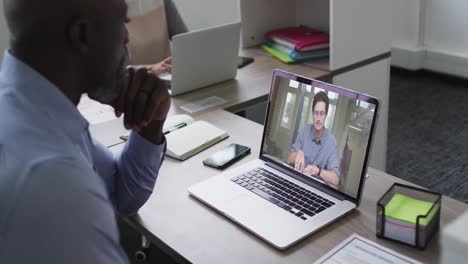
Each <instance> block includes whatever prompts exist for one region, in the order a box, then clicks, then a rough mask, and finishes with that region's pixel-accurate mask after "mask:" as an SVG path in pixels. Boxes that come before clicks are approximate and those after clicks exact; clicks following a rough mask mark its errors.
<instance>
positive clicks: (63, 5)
mask: <svg viewBox="0 0 468 264" xmlns="http://www.w3.org/2000/svg"><path fill="white" fill-rule="evenodd" d="M3 2H4V8H5V17H6V21H7V24H8V27H9V29H10V33H11V45H12V46H15V45H26V44H27V45H31V46H33V45H34V46H44V45H51V44H52V45H53V44H58V43H60V42H62V41H63V39H65V38H66V28H67V26H68V25H69V23H70V22H71V21H72V20H73V19H74V18H79V17H84V18H95V17H98V14H99V11H98V10H97V9H98V8H99V6H102V5H103V4H104V3H105V2H110V1H109V0H100V1H96V0H94V1H93V0H39V1H38V0H3ZM99 3H101V5H99Z"/></svg>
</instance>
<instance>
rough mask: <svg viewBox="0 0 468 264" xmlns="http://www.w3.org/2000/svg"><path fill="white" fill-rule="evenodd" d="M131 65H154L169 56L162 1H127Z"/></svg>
mask: <svg viewBox="0 0 468 264" xmlns="http://www.w3.org/2000/svg"><path fill="white" fill-rule="evenodd" d="M127 4H128V14H129V17H130V19H131V20H130V23H128V24H127V29H128V32H129V37H130V52H131V63H132V64H136V65H142V64H154V63H157V62H160V61H162V60H163V59H165V58H167V57H168V56H170V45H169V34H168V28H167V20H166V13H165V8H164V3H163V0H127Z"/></svg>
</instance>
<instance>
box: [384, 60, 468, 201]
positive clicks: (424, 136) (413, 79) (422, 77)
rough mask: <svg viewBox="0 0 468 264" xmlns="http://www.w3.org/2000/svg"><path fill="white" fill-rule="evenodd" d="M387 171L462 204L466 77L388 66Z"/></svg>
mask: <svg viewBox="0 0 468 264" xmlns="http://www.w3.org/2000/svg"><path fill="white" fill-rule="evenodd" d="M390 79H391V81H390V109H389V121H388V141H387V143H388V145H387V172H388V173H390V174H392V175H395V176H398V177H400V178H402V179H405V180H408V181H410V182H413V183H416V184H418V185H421V186H424V187H426V188H429V189H432V190H434V191H438V192H441V193H442V194H445V195H447V196H450V197H452V198H454V199H457V200H460V201H463V202H468V181H467V180H468V80H465V79H457V78H454V77H448V76H444V75H439V74H435V73H430V72H426V71H419V72H409V71H404V70H400V69H392V72H391V78H390Z"/></svg>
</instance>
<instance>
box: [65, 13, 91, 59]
mask: <svg viewBox="0 0 468 264" xmlns="http://www.w3.org/2000/svg"><path fill="white" fill-rule="evenodd" d="M89 29H90V27H89V21H88V20H87V19H75V20H73V21H72V23H70V25H69V26H68V29H67V36H68V40H69V41H70V44H71V46H72V47H73V48H74V49H76V50H77V51H78V52H80V53H86V52H87V51H88V50H89V44H90V31H89Z"/></svg>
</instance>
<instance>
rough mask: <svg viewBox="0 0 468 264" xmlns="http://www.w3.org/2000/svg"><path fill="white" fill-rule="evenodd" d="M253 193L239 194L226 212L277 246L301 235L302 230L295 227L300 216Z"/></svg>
mask: <svg viewBox="0 0 468 264" xmlns="http://www.w3.org/2000/svg"><path fill="white" fill-rule="evenodd" d="M251 195H255V194H253V193H252V194H246V195H241V196H238V197H236V198H235V199H233V200H231V201H230V202H229V204H228V205H227V206H226V213H227V214H228V215H229V217H230V218H233V219H232V220H233V221H235V222H237V223H239V224H241V225H242V226H244V227H245V228H247V229H248V230H250V231H252V232H254V233H256V234H257V235H260V236H261V237H263V238H264V239H266V240H267V241H269V242H270V243H272V244H274V245H275V246H277V247H285V246H287V245H289V244H290V243H292V242H293V241H294V240H295V239H297V238H298V237H300V236H301V234H300V233H301V232H300V230H298V229H297V228H295V227H297V226H298V225H297V224H298V223H297V222H298V219H299V218H297V219H296V217H291V216H292V215H290V213H289V212H287V211H285V210H281V209H279V207H277V206H276V205H274V204H272V203H269V202H267V201H266V200H265V201H264V200H262V199H263V198H260V197H251ZM252 198H254V199H252ZM255 198H257V199H255ZM299 220H300V219H299ZM301 221H302V220H301ZM285 226H288V227H289V228H288V232H284V230H283V228H281V227H285ZM299 226H300V225H299ZM298 232H299V233H298Z"/></svg>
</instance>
